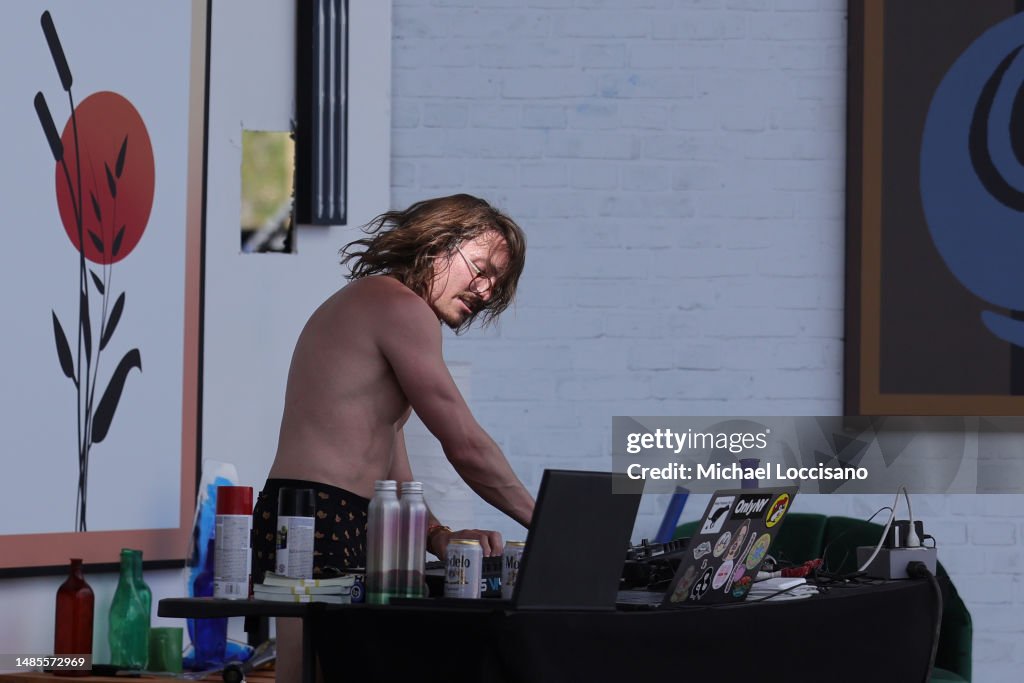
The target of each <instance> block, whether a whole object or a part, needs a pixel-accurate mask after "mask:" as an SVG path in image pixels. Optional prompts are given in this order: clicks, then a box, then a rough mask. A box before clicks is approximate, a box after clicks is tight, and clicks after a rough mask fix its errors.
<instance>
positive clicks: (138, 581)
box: [131, 550, 153, 628]
mask: <svg viewBox="0 0 1024 683" xmlns="http://www.w3.org/2000/svg"><path fill="white" fill-rule="evenodd" d="M131 552H132V578H133V579H134V581H135V590H137V591H138V592H139V598H140V599H141V600H142V609H143V611H144V612H145V613H146V623H147V624H150V625H152V622H153V591H151V590H149V586H148V585H146V582H145V580H143V578H142V551H141V550H132V551H131ZM147 628H148V627H147Z"/></svg>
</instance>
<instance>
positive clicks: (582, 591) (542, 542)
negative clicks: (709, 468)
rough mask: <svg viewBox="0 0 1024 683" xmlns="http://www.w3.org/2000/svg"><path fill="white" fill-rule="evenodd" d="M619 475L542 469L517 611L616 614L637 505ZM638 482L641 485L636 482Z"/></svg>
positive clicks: (637, 494) (516, 594)
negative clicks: (598, 610) (554, 610)
mask: <svg viewBox="0 0 1024 683" xmlns="http://www.w3.org/2000/svg"><path fill="white" fill-rule="evenodd" d="M616 478H619V479H620V480H621V482H619V483H616V486H617V487H619V488H618V489H617V490H620V491H621V490H628V489H626V486H628V483H629V482H630V480H628V479H627V478H626V477H625V475H622V474H612V473H610V472H585V471H575V470H545V471H544V478H543V479H542V480H541V484H540V491H539V493H538V495H537V506H536V509H535V510H534V513H533V520H532V523H531V525H530V531H529V534H528V535H527V538H526V548H525V550H524V551H523V559H522V564H521V567H520V571H519V577H518V579H517V581H516V587H515V592H514V593H513V604H514V606H515V607H516V608H518V609H584V610H596V609H607V610H614V609H615V601H616V596H617V594H618V589H619V578H620V577H621V575H622V565H623V563H624V562H625V558H626V550H627V548H628V546H629V539H630V534H631V533H632V531H633V523H634V521H635V518H636V511H637V507H638V506H639V505H640V491H641V489H640V487H639V486H637V487H633V488H634V489H635V493H612V485H613V482H615V480H616ZM641 483H642V482H641Z"/></svg>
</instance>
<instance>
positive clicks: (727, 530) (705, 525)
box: [618, 486, 797, 609]
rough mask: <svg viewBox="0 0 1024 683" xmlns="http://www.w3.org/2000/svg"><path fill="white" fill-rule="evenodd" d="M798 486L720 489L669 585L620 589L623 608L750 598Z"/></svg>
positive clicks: (696, 529)
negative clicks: (665, 587)
mask: <svg viewBox="0 0 1024 683" xmlns="http://www.w3.org/2000/svg"><path fill="white" fill-rule="evenodd" d="M796 493H797V487H796V486H777V487H771V488H762V489H734V490H720V491H716V492H715V493H714V495H712V496H711V500H710V501H709V502H708V507H707V509H705V510H704V515H703V516H702V517H701V518H700V521H699V522H698V523H697V527H696V528H695V529H694V533H693V537H692V538H691V539H690V543H689V545H688V546H687V548H686V552H685V554H684V555H683V559H682V561H680V563H679V566H678V567H677V568H676V571H675V574H674V575H673V577H672V581H671V582H670V583H669V585H668V589H667V590H666V591H665V592H664V593H661V592H657V591H637V590H627V591H619V595H618V607H619V609H653V608H666V607H676V606H679V605H682V604H695V605H698V604H699V605H713V604H719V603H726V602H738V601H740V600H743V599H744V598H746V597H747V593H748V592H749V591H750V588H751V586H752V585H753V583H754V578H756V577H757V572H758V570H759V569H760V568H761V565H762V564H763V563H764V560H765V557H766V556H767V555H768V549H769V548H770V547H771V545H772V541H774V540H775V536H776V535H777V534H778V532H779V529H780V528H782V521H783V519H785V517H786V513H787V512H789V509H790V507H791V505H792V503H793V499H794V498H795V497H796Z"/></svg>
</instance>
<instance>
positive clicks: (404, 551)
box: [398, 481, 427, 598]
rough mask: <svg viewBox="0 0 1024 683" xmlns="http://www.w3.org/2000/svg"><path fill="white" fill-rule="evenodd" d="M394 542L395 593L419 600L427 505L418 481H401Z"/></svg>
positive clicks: (424, 591) (423, 591)
mask: <svg viewBox="0 0 1024 683" xmlns="http://www.w3.org/2000/svg"><path fill="white" fill-rule="evenodd" d="M398 539H399V549H398V594H399V595H401V596H404V597H407V598H422V597H424V596H425V595H426V594H427V587H426V583H425V582H424V572H425V568H426V562H427V504H426V502H424V500H423V484H422V483H420V482H418V481H404V482H402V499H401V501H400V512H399V532H398Z"/></svg>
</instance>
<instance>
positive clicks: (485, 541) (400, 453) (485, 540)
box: [388, 420, 504, 560]
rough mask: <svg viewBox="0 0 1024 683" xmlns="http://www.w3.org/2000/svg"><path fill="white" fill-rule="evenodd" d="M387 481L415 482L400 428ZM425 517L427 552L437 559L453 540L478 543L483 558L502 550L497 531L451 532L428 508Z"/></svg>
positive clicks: (441, 557)
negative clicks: (426, 518) (427, 531)
mask: <svg viewBox="0 0 1024 683" xmlns="http://www.w3.org/2000/svg"><path fill="white" fill-rule="evenodd" d="M403 424H404V420H403ZM388 479H394V480H395V481H397V482H403V481H413V480H415V476H413V473H412V466H411V465H410V464H409V452H408V451H407V450H406V448H405V430H403V429H402V427H398V428H397V429H396V430H395V447H394V452H393V453H392V457H391V470H390V471H389V472H388ZM427 517H428V520H427V525H428V528H430V529H433V531H431V532H430V533H429V535H428V538H427V550H428V551H429V552H431V553H433V554H434V555H436V556H437V557H438V559H441V560H443V559H444V553H445V549H446V548H447V547H448V542H449V541H450V540H452V539H453V538H469V539H473V540H475V541H477V542H479V543H480V549H481V550H483V551H484V556H485V557H489V556H491V555H501V552H502V550H503V549H504V543H503V542H502V539H501V534H500V533H498V532H497V531H490V530H486V529H461V530H459V531H452V530H451V529H448V527H445V526H444V525H442V524H441V522H440V521H438V519H437V517H435V516H434V513H433V512H432V511H431V510H430V507H429V506H428V507H427Z"/></svg>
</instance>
